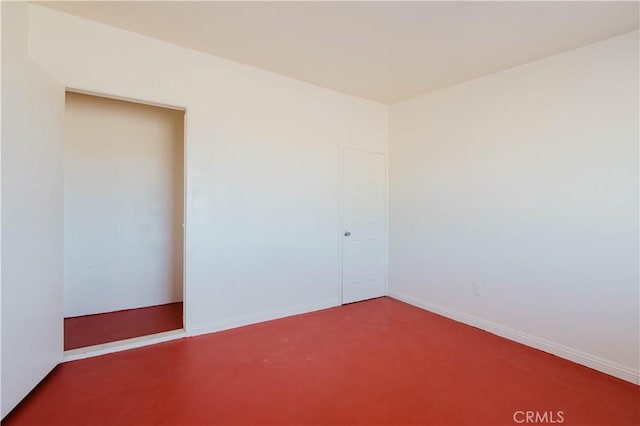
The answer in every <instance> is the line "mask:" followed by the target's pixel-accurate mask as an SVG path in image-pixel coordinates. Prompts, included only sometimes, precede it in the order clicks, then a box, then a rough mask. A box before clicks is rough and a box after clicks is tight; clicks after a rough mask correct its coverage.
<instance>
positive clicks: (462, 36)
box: [41, 1, 639, 103]
mask: <svg viewBox="0 0 640 426" xmlns="http://www.w3.org/2000/svg"><path fill="white" fill-rule="evenodd" d="M41 4H42V5H44V6H47V7H51V8H55V9H58V10H61V11H64V12H68V13H71V14H74V15H78V16H81V17H84V18H87V19H91V20H95V21H98V22H102V23H104V24H108V25H112V26H115V27H120V28H124V29H126V30H129V31H133V32H137V33H140V34H145V35H148V36H151V37H155V38H157V39H161V40H165V41H168V42H171V43H174V44H178V45H181V46H184V47H188V48H191V49H195V50H199V51H202V52H206V53H210V54H212V55H216V56H220V57H223V58H227V59H231V60H234V61H237V62H241V63H244V64H247V65H252V66H255V67H258V68H262V69H266V70H270V71H273V72H276V73H280V74H284V75H287V76H290V77H293V78H296V79H299V80H303V81H306V82H309V83H312V84H315V85H318V86H322V87H326V88H329V89H334V90H337V91H340V92H344V93H349V94H352V95H356V96H360V97H363V98H368V99H372V100H375V101H379V102H383V103H392V102H395V101H398V100H401V99H405V98H408V97H411V96H415V95H418V94H420V93H424V92H428V91H432V90H435V89H439V88H442V87H446V86H450V85H452V84H456V83H459V82H462V81H465V80H470V79H474V78H478V77H481V76H483V75H487V74H490V73H493V72H496V71H500V70H503V69H506V68H510V67H513V66H517V65H520V64H524V63H527V62H531V61H534V60H536V59H539V58H543V57H545V56H549V55H553V54H556V53H560V52H563V51H566V50H570V49H573V48H576V47H579V46H582V45H585V44H589V43H593V42H596V41H599V40H604V39H606V38H610V37H613V36H616V35H619V34H623V33H626V32H629V31H633V30H636V29H638V11H639V9H638V5H639V3H638V2H607V1H602V2H575V1H569V2H555V1H552V2H329V1H321V2H267V1H259V2H160V1H151V2H145V1H143V2H118V1H112V2H77V1H74V2H45V3H41Z"/></svg>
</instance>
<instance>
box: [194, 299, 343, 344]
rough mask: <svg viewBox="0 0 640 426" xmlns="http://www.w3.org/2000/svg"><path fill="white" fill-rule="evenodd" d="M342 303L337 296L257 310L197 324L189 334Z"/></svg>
mask: <svg viewBox="0 0 640 426" xmlns="http://www.w3.org/2000/svg"><path fill="white" fill-rule="evenodd" d="M340 304H341V303H340V300H338V299H337V298H332V299H327V300H325V301H323V302H320V303H314V304H310V305H302V306H296V307H294V308H287V309H275V310H270V311H263V312H257V313H255V314H249V315H242V316H238V317H235V318H229V319H226V320H223V321H217V322H212V323H208V324H200V325H195V326H194V327H193V328H192V329H190V330H189V336H198V335H200V334H207V333H214V332H216V331H223V330H229V329H231V328H236V327H242V326H244V325H251V324H256V323H259V322H264V321H271V320H274V319H279V318H284V317H289V316H291V315H299V314H306V313H308V312H313V311H319V310H321V309H327V308H333V307H336V306H340Z"/></svg>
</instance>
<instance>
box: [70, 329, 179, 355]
mask: <svg viewBox="0 0 640 426" xmlns="http://www.w3.org/2000/svg"><path fill="white" fill-rule="evenodd" d="M186 336H187V335H186V333H185V332H184V330H172V331H165V332H162V333H156V334H151V335H149V336H141V337H133V338H131V339H125V340H119V341H117V342H109V343H102V344H100V345H94V346H87V347H86V348H79V349H72V350H70V351H64V353H63V354H62V362H68V361H76V360H78V359H84V358H91V357H94V356H99V355H106V354H110V353H114V352H120V351H125V350H127V349H134V348H141V347H143V346H149V345H155V344H156V343H162V342H168V341H170V340H176V339H181V338H183V337H186Z"/></svg>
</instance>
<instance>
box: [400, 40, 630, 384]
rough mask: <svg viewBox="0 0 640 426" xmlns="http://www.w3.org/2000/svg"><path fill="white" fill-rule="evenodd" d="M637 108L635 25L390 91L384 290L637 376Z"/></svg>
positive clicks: (615, 372)
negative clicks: (522, 59)
mask: <svg viewBox="0 0 640 426" xmlns="http://www.w3.org/2000/svg"><path fill="white" fill-rule="evenodd" d="M638 113H639V110H638V33H637V32H634V33H630V34H627V35H623V36H620V37H617V38H613V39H610V40H607V41H603V42H600V43H597V44H593V45H589V46H586V47H583V48H580V49H577V50H573V51H570V52H567V53H563V54H560V55H557V56H553V57H549V58H546V59H544V60H540V61H537V62H533V63H531V64H528V65H524V66H521V67H518V68H514V69H510V70H507V71H504V72H500V73H497V74H493V75H490V76H487V77H484V78H481V79H478V80H475V81H470V82H467V83H464V84H460V85H457V86H453V87H451V88H447V89H444V90H440V91H437V92H433V93H430V94H426V95H423V96H419V97H416V98H413V99H410V100H407V101H404V102H400V103H397V104H393V105H392V106H391V107H390V124H389V127H390V139H389V146H390V291H391V293H392V294H393V295H394V296H396V297H399V298H402V299H404V300H408V301H411V302H413V303H416V304H419V305H422V306H425V307H428V308H429V309H433V310H436V311H439V312H442V313H445V314H447V315H450V316H453V317H456V318H458V319H461V320H464V321H467V322H470V323H473V324H476V325H479V326H482V327H485V328H489V329H491V330H492V331H495V332H499V333H501V334H503V335H506V336H509V337H511V338H515V339H518V340H521V341H525V342H526V343H528V344H533V345H534V346H538V347H542V348H544V349H546V350H550V351H553V352H555V353H559V354H561V355H562V356H566V357H568V358H571V359H574V360H576V361H579V362H583V363H586V364H590V365H592V366H595V367H597V368H600V369H603V370H606V371H608V372H610V373H612V374H617V375H618V376H621V377H625V378H627V379H630V380H637V371H638V362H639V353H638V350H639V349H638V348H639V341H638V339H639V329H638V322H639V309H638V303H639V293H638V137H639V134H638ZM474 281H477V282H478V283H480V285H481V290H482V295H481V296H474V295H473V294H472V291H471V288H472V283H473V282H474ZM634 376H635V379H634Z"/></svg>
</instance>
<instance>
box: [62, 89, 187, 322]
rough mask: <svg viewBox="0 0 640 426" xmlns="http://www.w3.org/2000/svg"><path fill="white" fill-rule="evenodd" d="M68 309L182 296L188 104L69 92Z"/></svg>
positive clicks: (69, 312) (86, 310)
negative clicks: (151, 103) (158, 104)
mask: <svg viewBox="0 0 640 426" xmlns="http://www.w3.org/2000/svg"><path fill="white" fill-rule="evenodd" d="M65 108H66V109H65V134H66V137H65V149H64V171H65V172H64V240H65V241H64V243H65V248H64V252H65V253H64V257H65V267H64V304H65V317H72V316H78V315H86V314H95V313H100V312H110V311H117V310H121V309H130V308H139V307H143V306H154V305H160V304H164V303H171V302H178V301H181V300H182V244H183V242H182V223H183V210H184V201H183V186H184V184H183V155H182V150H183V139H184V131H183V128H184V126H183V123H184V112H183V111H180V110H173V109H168V108H158V107H154V106H149V105H142V104H136V103H132V102H124V101H119V100H114V99H107V98H100V97H96V96H89V95H83V94H77V93H67V95H66V104H65Z"/></svg>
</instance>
